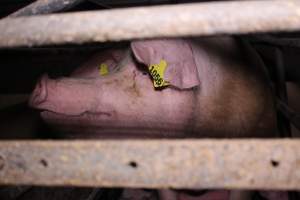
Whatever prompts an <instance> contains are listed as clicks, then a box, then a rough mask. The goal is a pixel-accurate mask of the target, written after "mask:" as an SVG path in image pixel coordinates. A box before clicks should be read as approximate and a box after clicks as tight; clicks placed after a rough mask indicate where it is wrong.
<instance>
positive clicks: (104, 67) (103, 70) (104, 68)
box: [99, 63, 108, 76]
mask: <svg viewBox="0 0 300 200" xmlns="http://www.w3.org/2000/svg"><path fill="white" fill-rule="evenodd" d="M99 74H100V76H105V75H107V74H108V66H107V64H105V63H102V64H101V65H100V67H99Z"/></svg>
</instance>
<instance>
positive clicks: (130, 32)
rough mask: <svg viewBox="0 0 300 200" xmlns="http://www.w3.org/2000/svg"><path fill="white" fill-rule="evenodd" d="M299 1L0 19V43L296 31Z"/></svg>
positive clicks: (183, 5)
mask: <svg viewBox="0 0 300 200" xmlns="http://www.w3.org/2000/svg"><path fill="white" fill-rule="evenodd" d="M299 10H300V1H298V0H285V1H282V0H272V1H270V0H263V1H259V0H256V1H233V2H210V3H195V4H182V5H166V6H154V7H140V8H127V9H113V10H104V11H90V12H81V13H66V14H53V15H47V16H33V17H20V18H14V19H5V20H2V21H0V30H1V31H0V47H14V46H33V45H47V44H62V43H84V42H104V41H120V40H128V39H137V38H152V37H176V36H207V35H219V34H244V33H254V32H269V31H296V30H300V12H299Z"/></svg>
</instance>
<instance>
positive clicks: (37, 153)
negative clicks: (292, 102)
mask: <svg viewBox="0 0 300 200" xmlns="http://www.w3.org/2000/svg"><path fill="white" fill-rule="evenodd" d="M0 184H2V185H3V184H25V185H52V186H61V185H72V186H101V187H102V186H104V187H142V188H197V189H198V188H228V189H231V188H232V189H244V188H247V189H282V190H287V189H289V190H292V189H295V190H299V189H300V140H289V139H282V140H259V139H247V140H246V139H244V140H208V139H206V140H125V141H117V140H115V141H114V140H105V141H13V142H8V141H2V142H0Z"/></svg>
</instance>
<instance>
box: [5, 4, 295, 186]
mask: <svg viewBox="0 0 300 200" xmlns="http://www.w3.org/2000/svg"><path fill="white" fill-rule="evenodd" d="M39 2H43V1H38V2H37V4H38V3H39ZM44 2H46V1H44ZM49 2H60V3H61V2H62V1H61V0H56V1H55V0H53V1H48V3H49ZM68 2H73V3H75V2H77V1H76V0H74V1H68ZM37 4H33V5H37ZM49 5H50V4H49ZM45 6H46V7H47V6H48V4H45ZM28 8H33V6H32V5H31V6H29V7H27V8H25V9H23V11H22V10H21V11H19V12H17V13H15V14H13V15H12V16H20V15H31V14H43V13H49V12H54V11H57V10H59V9H51V10H47V9H45V10H44V9H38V11H37V12H31V11H30V12H27V11H28ZM60 8H61V9H63V7H60ZM26 9H27V11H26ZM29 10H30V9H29ZM43 10H44V11H43ZM46 10H47V11H46ZM299 10H300V2H299V1H296V0H285V1H282V0H273V1H269V0H263V1H239V2H213V3H197V4H188V5H175V6H170V5H168V6H157V7H141V8H127V9H115V10H109V11H99V12H85V13H73V14H53V15H47V16H33V17H18V18H12V17H8V18H6V19H3V20H1V21H0V30H1V31H0V47H2V48H3V47H17V46H33V45H34V46H36V45H49V44H65V43H79V44H80V43H84V42H105V41H120V40H128V39H139V38H153V37H177V36H208V35H219V34H244V33H256V32H269V31H296V30H300V11H299ZM25 11H26V12H25ZM299 167H300V140H287V139H284V140H260V139H248V140H207V139H204V140H124V141H117V140H115V141H112V140H105V141H97V142H93V141H1V142H0V184H2V185H3V184H4V185H11V184H24V185H48V186H50V185H51V186H60V185H64V186H65V185H73V186H101V187H102V186H105V187H145V188H193V189H199V188H227V189H281V190H293V189H300V171H299V169H300V168H299Z"/></svg>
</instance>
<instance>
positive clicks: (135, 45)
mask: <svg viewBox="0 0 300 200" xmlns="http://www.w3.org/2000/svg"><path fill="white" fill-rule="evenodd" d="M147 43H148V42H145V41H133V42H131V49H132V52H133V55H134V56H135V58H136V59H137V60H138V62H140V63H143V64H145V65H150V62H151V57H152V55H153V49H152V48H151V46H150V45H147Z"/></svg>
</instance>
